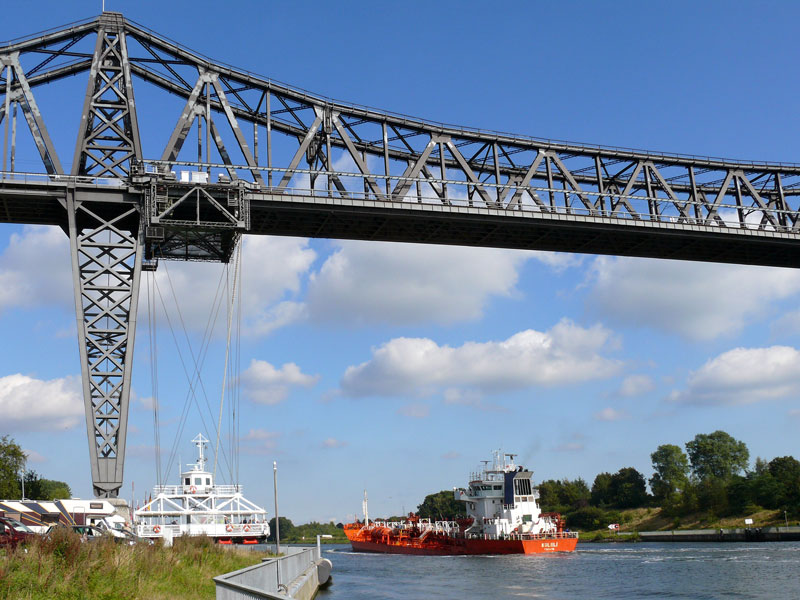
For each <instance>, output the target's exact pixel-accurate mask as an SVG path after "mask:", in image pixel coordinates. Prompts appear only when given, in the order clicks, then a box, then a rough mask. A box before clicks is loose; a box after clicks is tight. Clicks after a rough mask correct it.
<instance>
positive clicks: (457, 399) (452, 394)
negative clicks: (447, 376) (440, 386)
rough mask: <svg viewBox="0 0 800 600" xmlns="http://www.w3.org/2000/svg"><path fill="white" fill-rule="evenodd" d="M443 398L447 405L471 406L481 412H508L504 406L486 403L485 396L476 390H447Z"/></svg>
mask: <svg viewBox="0 0 800 600" xmlns="http://www.w3.org/2000/svg"><path fill="white" fill-rule="evenodd" d="M442 398H443V399H444V403H445V404H449V405H451V406H470V407H472V408H476V409H479V410H489V411H498V412H505V411H506V409H505V408H504V407H502V406H499V405H497V404H491V403H487V402H485V401H484V398H483V394H482V393H481V392H480V391H478V390H476V389H461V388H447V389H446V390H444V393H443V394H442Z"/></svg>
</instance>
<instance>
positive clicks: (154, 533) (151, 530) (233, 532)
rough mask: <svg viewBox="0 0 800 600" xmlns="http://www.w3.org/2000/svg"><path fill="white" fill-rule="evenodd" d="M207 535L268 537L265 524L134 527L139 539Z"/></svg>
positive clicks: (149, 525)
mask: <svg viewBox="0 0 800 600" xmlns="http://www.w3.org/2000/svg"><path fill="white" fill-rule="evenodd" d="M184 533H186V534H188V535H209V536H214V537H227V536H231V537H259V536H262V535H269V525H268V524H267V523H189V524H186V523H184V524H182V525H181V524H175V523H167V524H162V523H143V524H139V525H137V526H136V535H138V536H139V537H178V536H180V535H183V534H184Z"/></svg>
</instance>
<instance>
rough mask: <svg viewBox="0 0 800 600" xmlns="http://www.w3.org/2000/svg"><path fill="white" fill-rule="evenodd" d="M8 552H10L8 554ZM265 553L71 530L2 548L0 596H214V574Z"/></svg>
mask: <svg viewBox="0 0 800 600" xmlns="http://www.w3.org/2000/svg"><path fill="white" fill-rule="evenodd" d="M3 555H4V556H3ZM265 556H267V555H266V554H264V553H263V552H257V551H251V550H249V549H239V548H235V547H229V546H219V545H216V544H214V543H213V542H212V541H211V540H210V539H209V538H205V537H194V538H189V537H181V538H176V539H175V544H174V545H173V546H172V547H171V548H167V547H164V546H163V545H162V544H160V543H158V544H155V545H149V544H146V543H140V544H136V545H135V546H128V545H123V544H118V543H115V542H114V541H113V539H112V538H102V539H100V540H98V541H95V542H83V543H82V542H81V540H80V537H79V536H78V535H77V534H75V533H73V532H72V531H71V530H69V529H67V528H57V529H56V530H55V531H54V532H53V534H52V535H51V536H50V537H49V538H37V539H35V540H34V541H33V542H31V543H30V544H28V545H27V546H26V547H24V548H23V547H18V548H17V549H16V550H0V598H14V599H16V600H73V599H75V600H77V599H82V598H93V599H99V600H103V599H109V600H111V599H131V600H133V599H139V598H141V599H144V598H147V599H148V600H150V599H153V600H162V599H163V600H167V599H179V600H180V599H184V598H185V599H187V600H188V599H190V598H191V599H192V600H195V599H198V598H209V599H211V598H214V597H215V591H214V582H213V581H212V577H216V576H218V575H222V574H223V573H228V572H230V571H235V570H237V569H242V568H244V567H247V566H249V565H253V564H257V563H259V562H260V561H261V559H262V558H263V557H265Z"/></svg>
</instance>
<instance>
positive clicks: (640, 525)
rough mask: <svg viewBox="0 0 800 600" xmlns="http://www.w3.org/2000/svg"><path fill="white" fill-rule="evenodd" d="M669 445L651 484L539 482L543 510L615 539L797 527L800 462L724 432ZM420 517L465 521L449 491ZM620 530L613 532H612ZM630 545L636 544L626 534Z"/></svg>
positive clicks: (633, 478)
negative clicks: (757, 449) (753, 451)
mask: <svg viewBox="0 0 800 600" xmlns="http://www.w3.org/2000/svg"><path fill="white" fill-rule="evenodd" d="M684 448H685V449H686V451H685V452H684V450H683V449H682V448H681V447H680V446H677V445H674V444H662V445H661V446H659V447H658V448H656V449H655V451H654V452H653V453H652V454H651V455H650V459H651V461H652V465H653V475H652V476H651V477H650V478H649V480H648V479H646V478H645V476H644V475H643V474H642V473H640V472H639V471H637V470H636V469H635V468H633V467H622V468H621V469H619V470H618V471H616V472H614V473H608V472H605V473H599V474H598V475H597V476H596V477H595V478H594V481H593V482H592V485H591V486H589V484H588V483H587V482H586V481H585V480H584V479H582V478H578V479H560V480H555V479H550V480H546V481H542V482H540V483H539V484H538V488H539V494H540V498H539V505H540V507H541V509H542V511H543V512H559V513H561V514H562V515H564V517H565V518H566V522H567V527H569V528H570V529H572V530H579V531H581V532H588V531H592V532H595V534H594V535H595V536H596V537H616V536H617V533H616V532H617V531H621V532H623V533H634V532H636V531H652V530H665V529H701V528H719V527H724V528H727V527H743V526H744V519H745V518H750V519H752V520H753V524H752V526H753V527H765V526H769V525H785V524H786V523H787V522H788V523H791V524H797V522H798V519H800V461H798V460H797V459H795V458H794V457H792V456H780V457H776V458H773V459H772V460H770V461H766V460H764V459H761V458H756V460H755V462H754V463H753V465H752V466H751V465H750V452H749V450H748V449H747V446H746V445H745V443H744V442H742V441H739V440H737V439H735V438H733V437H732V436H731V435H729V434H728V433H726V432H724V431H715V432H713V433H709V434H697V435H696V436H695V437H694V438H693V439H692V440H690V441H689V442H687V443H686V444H684ZM417 512H418V514H419V515H420V516H421V517H427V518H431V519H447V518H454V517H460V516H464V515H465V512H464V503H463V502H457V501H456V500H455V499H454V497H453V492H452V491H450V490H443V491H441V492H437V493H435V494H429V495H428V496H426V497H425V499H424V501H423V502H422V504H420V505H419V507H418V508H417ZM610 525H611V526H614V525H618V526H619V529H617V528H616V527H615V528H614V529H613V530H609V526H610ZM627 537H628V539H634V538H631V537H630V536H627Z"/></svg>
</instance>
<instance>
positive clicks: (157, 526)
mask: <svg viewBox="0 0 800 600" xmlns="http://www.w3.org/2000/svg"><path fill="white" fill-rule="evenodd" d="M153 533H161V526H160V525H156V526H155V527H153Z"/></svg>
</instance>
